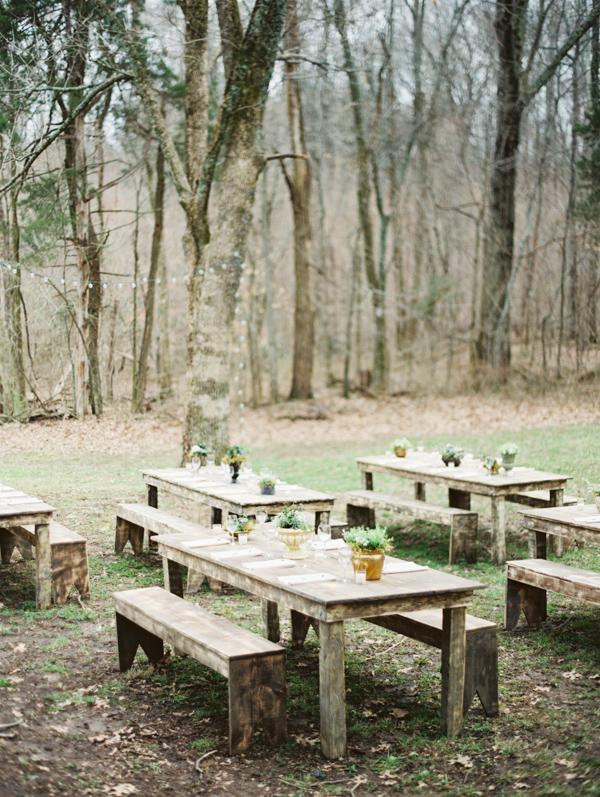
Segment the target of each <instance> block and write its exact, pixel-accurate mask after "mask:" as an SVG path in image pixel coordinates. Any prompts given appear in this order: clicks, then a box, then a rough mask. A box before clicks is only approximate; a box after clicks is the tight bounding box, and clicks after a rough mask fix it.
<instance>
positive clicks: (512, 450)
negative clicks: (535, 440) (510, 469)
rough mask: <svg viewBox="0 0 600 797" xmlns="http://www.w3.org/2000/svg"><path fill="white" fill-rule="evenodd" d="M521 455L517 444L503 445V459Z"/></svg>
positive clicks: (501, 450)
mask: <svg viewBox="0 0 600 797" xmlns="http://www.w3.org/2000/svg"><path fill="white" fill-rule="evenodd" d="M518 453H519V446H518V445H517V444H516V443H502V445H501V446H500V454H501V455H502V456H503V457H516V455H517V454H518Z"/></svg>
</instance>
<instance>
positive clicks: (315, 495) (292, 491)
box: [142, 468, 335, 515]
mask: <svg viewBox="0 0 600 797" xmlns="http://www.w3.org/2000/svg"><path fill="white" fill-rule="evenodd" d="M142 473H143V475H144V481H145V482H146V484H149V485H153V486H154V487H163V488H165V489H167V490H169V491H170V492H173V493H175V494H177V495H181V496H183V497H185V498H196V499H199V498H201V499H202V500H203V501H204V502H205V503H210V504H211V505H212V506H215V507H217V508H219V509H225V510H226V511H229V512H233V513H234V514H237V515H243V514H245V513H247V512H250V511H251V510H254V509H257V508H259V507H262V508H264V509H265V510H266V511H267V513H268V514H270V515H274V514H277V513H278V512H281V510H282V509H283V507H284V506H285V505H286V504H302V505H303V506H304V507H305V508H307V509H308V508H310V509H311V510H313V511H317V512H318V511H330V510H331V509H332V508H333V503H334V501H335V496H333V495H329V494H327V493H321V492H319V491H318V490H309V489H307V488H306V487H300V486H299V485H297V484H287V483H285V482H282V483H280V484H277V485H276V487H275V495H261V493H260V490H259V489H258V487H256V488H254V487H252V486H250V485H249V484H248V482H247V481H246V480H244V479H242V481H240V482H238V483H237V484H233V483H232V482H224V481H218V480H216V479H213V480H210V481H209V480H208V479H207V478H206V476H205V475H204V474H203V473H202V469H201V470H200V471H199V472H198V473H195V472H194V471H192V470H189V469H188V468H160V469H156V470H144V471H142Z"/></svg>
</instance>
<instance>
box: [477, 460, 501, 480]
mask: <svg viewBox="0 0 600 797" xmlns="http://www.w3.org/2000/svg"><path fill="white" fill-rule="evenodd" d="M482 459H483V467H484V468H485V469H486V470H487V472H488V473H489V474H490V476H494V475H496V474H497V473H498V471H499V470H500V465H501V464H502V463H501V462H499V461H498V460H497V459H496V457H482Z"/></svg>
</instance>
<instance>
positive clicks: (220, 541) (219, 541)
mask: <svg viewBox="0 0 600 797" xmlns="http://www.w3.org/2000/svg"><path fill="white" fill-rule="evenodd" d="M230 542H231V540H228V539H227V538H226V537H209V538H208V539H206V540H183V541H182V543H181V544H182V545H183V547H184V548H210V546H211V545H215V546H216V545H229V543H230Z"/></svg>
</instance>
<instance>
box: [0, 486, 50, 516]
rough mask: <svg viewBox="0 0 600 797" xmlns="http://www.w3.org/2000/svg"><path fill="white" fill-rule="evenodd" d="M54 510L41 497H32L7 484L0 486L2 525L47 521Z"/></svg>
mask: <svg viewBox="0 0 600 797" xmlns="http://www.w3.org/2000/svg"><path fill="white" fill-rule="evenodd" d="M54 511H55V509H54V507H53V506H50V504H47V503H46V502H45V501H43V500H42V499H41V498H34V497H32V496H30V495H27V494H26V493H24V492H22V491H21V490H16V489H15V488H13V487H9V486H8V485H6V484H5V485H3V486H2V487H0V521H2V525H4V526H6V527H10V526H11V525H23V524H29V525H31V524H36V523H48V522H49V520H50V518H51V517H52V513H53V512H54Z"/></svg>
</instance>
